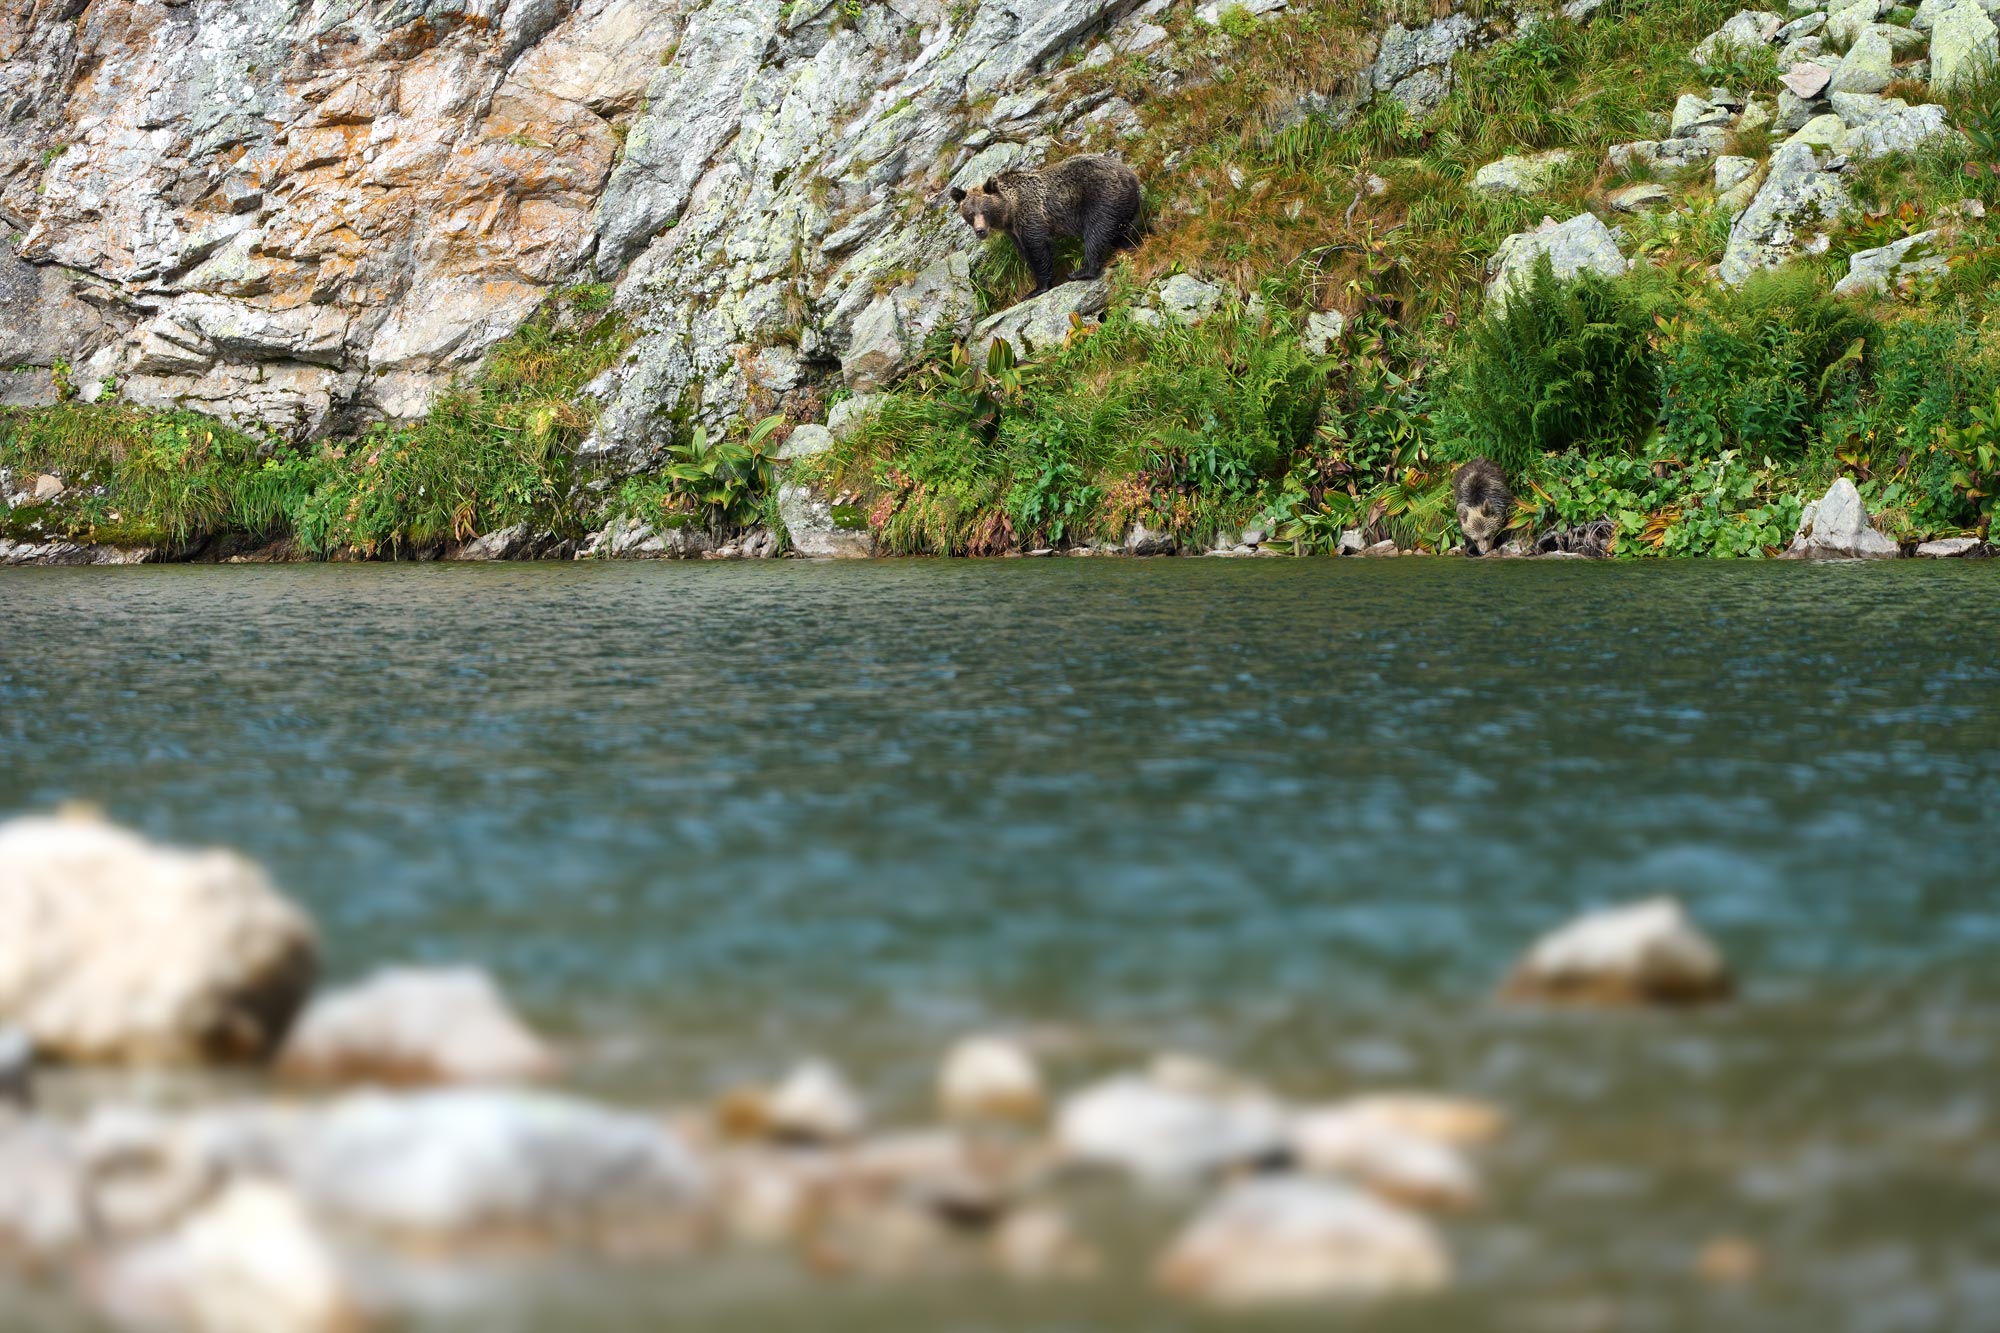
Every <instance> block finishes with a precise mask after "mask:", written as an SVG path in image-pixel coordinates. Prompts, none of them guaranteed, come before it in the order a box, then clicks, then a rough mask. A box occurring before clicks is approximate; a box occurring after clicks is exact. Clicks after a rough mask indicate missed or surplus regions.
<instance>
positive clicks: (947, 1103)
mask: <svg viewBox="0 0 2000 1333" xmlns="http://www.w3.org/2000/svg"><path fill="white" fill-rule="evenodd" d="M1047 1101H1048V1097H1047V1094H1046V1093H1045V1092H1044V1091H1043V1088H1042V1071H1041V1070H1040V1069H1039V1068H1038V1067H1037V1066H1036V1064H1035V1058H1034V1057H1033V1056H1032V1055H1030V1054H1028V1052H1027V1050H1026V1049H1025V1048H1024V1047H1022V1046H1021V1045H1020V1044H1019V1043H1017V1042H1013V1041H1009V1040H1007V1039H1006V1038H1004V1037H968V1038H966V1039H965V1040H964V1041H961V1042H959V1043H958V1044H957V1045H956V1046H954V1047H952V1048H951V1053H950V1054H949V1055H947V1056H946V1057H945V1062H944V1067H943V1068H942V1069H941V1070H939V1071H938V1105H939V1107H940V1108H941V1109H942V1110H943V1111H944V1113H945V1114H946V1115H947V1116H952V1117H956V1118H959V1119H967V1120H974V1119H982V1118H984V1119H995V1120H1008V1119H1013V1120H1037V1119H1040V1118H1041V1115H1042V1113H1043V1111H1044V1110H1046V1109H1047Z"/></svg>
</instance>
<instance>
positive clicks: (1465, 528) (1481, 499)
mask: <svg viewBox="0 0 2000 1333" xmlns="http://www.w3.org/2000/svg"><path fill="white" fill-rule="evenodd" d="M1451 498H1452V499H1453V500H1454V501H1456V502H1457V504H1458V526H1459V530H1460V531H1462V532H1463V533H1464V534H1465V553H1466V554H1467V555H1485V554H1486V553H1487V552H1488V551H1490V550H1492V549H1493V544H1494V542H1495V541H1496V540H1497V539H1498V538H1499V536H1500V531H1501V529H1503V528H1505V527H1506V526H1507V514H1508V511H1510V510H1511V509H1513V507H1514V493H1513V492H1512V491H1510V490H1508V489H1507V474H1506V473H1504V472H1502V471H1501V470H1500V468H1499V465H1497V464H1496V463H1494V462H1493V461H1492V460H1491V459H1487V458H1475V459H1473V460H1472V461H1471V462H1470V463H1467V464H1466V465H1465V466H1464V467H1462V468H1460V469H1459V470H1458V471H1456V472H1454V473H1452V474H1451Z"/></svg>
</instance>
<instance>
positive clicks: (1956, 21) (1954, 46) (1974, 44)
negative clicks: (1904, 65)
mask: <svg viewBox="0 0 2000 1333" xmlns="http://www.w3.org/2000/svg"><path fill="white" fill-rule="evenodd" d="M1995 59H2000V29H1996V28H1995V27H1994V24H1993V20H1992V18H1990V17H1989V16H1988V15H1987V13H1986V11H1985V10H1984V9H1983V8H1981V7H1980V5H1979V4H1978V3H1977V2H1976V0H1958V3H1957V4H1955V5H1952V6H1951V7H1950V8H1949V9H1946V10H1944V11H1942V12H1941V13H1938V14H1937V15H1936V16H1935V17H1934V18H1933V19H1932V22H1931V86H1932V87H1934V88H1937V89H1940V90H1949V89H1951V88H1954V87H1956V86H1957V85H1958V84H1959V83H1960V82H1961V81H1962V80H1964V79H1966V78H1969V77H1970V76H1971V75H1972V74H1973V73H1974V71H1976V70H1978V69H1979V67H1980V66H1981V65H1982V64H1985V63H1986V62H1988V61H1992V60H1995Z"/></svg>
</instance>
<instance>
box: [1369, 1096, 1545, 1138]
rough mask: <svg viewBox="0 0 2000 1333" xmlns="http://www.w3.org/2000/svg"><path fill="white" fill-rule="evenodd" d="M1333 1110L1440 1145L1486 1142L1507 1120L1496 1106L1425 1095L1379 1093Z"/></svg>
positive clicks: (1459, 1098) (1457, 1098) (1497, 1132)
mask: <svg viewBox="0 0 2000 1333" xmlns="http://www.w3.org/2000/svg"><path fill="white" fill-rule="evenodd" d="M1333 1109H1336V1110H1339V1111H1342V1112H1345V1113H1346V1114H1348V1115H1350V1116H1356V1117H1360V1118H1362V1119H1366V1120H1373V1121H1375V1122H1377V1123H1378V1124H1382V1125H1387V1126H1389V1127H1391V1128H1393V1129H1399V1130H1402V1131H1403V1132H1404V1133H1407V1134H1415V1135H1418V1136H1420V1137H1423V1138H1427V1139H1435V1140H1436V1141H1437V1142H1439V1143H1450V1144H1455V1145H1460V1146H1464V1145H1470V1144H1476V1143H1486V1142H1489V1141H1490V1140H1492V1139H1493V1138H1495V1137H1496V1136H1498V1135H1499V1133H1500V1131H1501V1129H1502V1128H1504V1127H1505V1125H1506V1117H1505V1116H1504V1115H1503V1114H1502V1113H1501V1112H1500V1110H1499V1109H1498V1108H1496V1107H1493V1106H1489V1105H1488V1104H1486V1103H1485V1102H1478V1101H1472V1100H1469V1099H1467V1098H1463V1097H1445V1096H1439V1095H1438V1094H1435V1093H1424V1092H1376V1093H1368V1094H1365V1095H1363V1096H1359V1097H1350V1098H1348V1099H1346V1100H1345V1101H1341V1102H1336V1103H1334V1107H1333Z"/></svg>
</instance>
